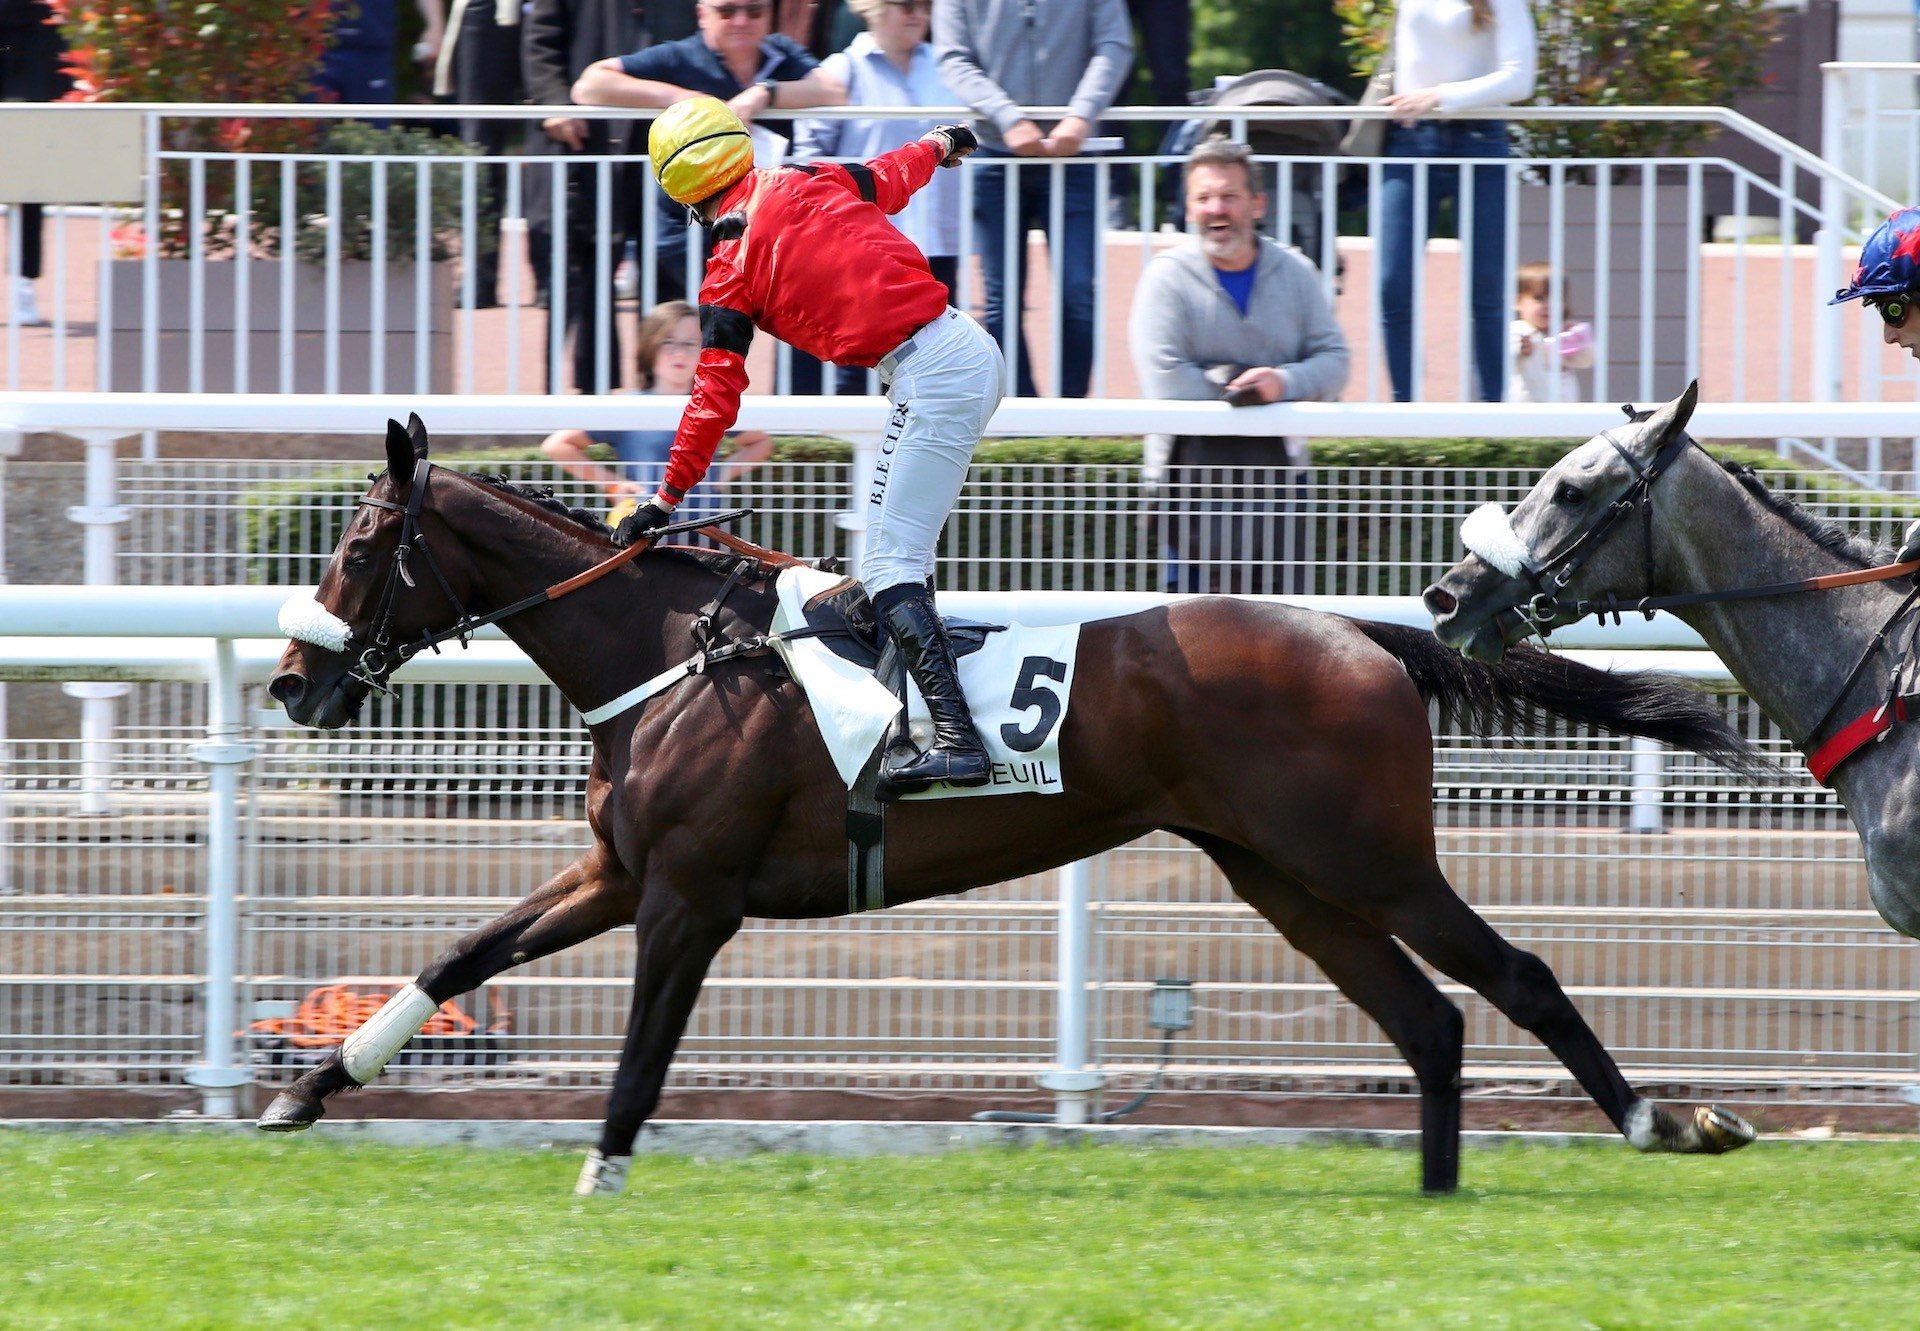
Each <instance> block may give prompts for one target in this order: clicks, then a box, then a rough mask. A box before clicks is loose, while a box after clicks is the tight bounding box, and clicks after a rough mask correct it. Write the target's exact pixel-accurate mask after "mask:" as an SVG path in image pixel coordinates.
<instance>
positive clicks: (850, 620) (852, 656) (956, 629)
mask: <svg viewBox="0 0 1920 1331" xmlns="http://www.w3.org/2000/svg"><path fill="white" fill-rule="evenodd" d="M800 608H801V611H802V613H804V614H805V615H806V617H807V634H808V636H809V637H815V638H819V639H820V640H821V641H822V642H824V643H826V644H827V646H828V647H829V648H830V649H831V650H832V651H833V654H834V655H835V656H838V657H840V658H842V659H843V660H847V661H851V662H853V663H854V664H855V665H857V666H860V667H862V668H863V669H866V670H872V671H875V672H876V673H877V672H878V670H879V666H880V656H881V651H882V649H883V648H884V647H885V646H886V645H887V644H886V642H885V641H884V640H883V635H882V633H881V630H880V621H879V620H878V619H877V618H875V616H874V613H873V602H872V601H870V600H868V599H867V589H866V588H865V587H862V586H861V585H860V583H859V582H858V581H857V580H856V579H853V578H845V579H842V580H841V581H839V582H836V583H835V584H834V585H833V586H831V587H829V588H827V589H826V590H825V591H823V592H819V593H817V594H815V595H814V596H813V597H812V598H811V599H809V600H807V601H806V602H805V603H804V604H803V605H802V606H801V607H800ZM943 618H944V619H945V620H946V625H947V636H948V637H949V638H951V639H952V640H953V654H954V657H955V658H956V659H957V658H959V657H962V656H969V655H971V654H973V653H974V652H977V651H979V650H980V648H981V646H982V644H984V643H985V642H986V640H987V635H988V634H989V633H998V632H1000V631H1001V630H1003V629H1004V628H1005V627H1006V626H1005V625H1004V624H986V623H982V622H981V621H979V620H974V619H955V618H952V617H950V616H943ZM880 682H881V683H883V684H888V687H892V685H891V684H890V683H889V682H888V680H887V679H886V678H884V677H882V679H881V681H880ZM896 692H897V690H896Z"/></svg>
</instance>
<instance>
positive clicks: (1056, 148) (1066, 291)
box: [933, 0, 1133, 397]
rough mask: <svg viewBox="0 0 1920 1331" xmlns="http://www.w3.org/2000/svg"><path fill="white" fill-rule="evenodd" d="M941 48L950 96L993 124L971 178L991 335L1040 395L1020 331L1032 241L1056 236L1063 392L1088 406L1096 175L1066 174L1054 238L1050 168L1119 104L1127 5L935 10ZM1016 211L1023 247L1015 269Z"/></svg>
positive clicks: (955, 5)
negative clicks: (1033, 234) (1039, 116)
mask: <svg viewBox="0 0 1920 1331" xmlns="http://www.w3.org/2000/svg"><path fill="white" fill-rule="evenodd" d="M933 46H934V50H935V51H936V53H937V54H938V57H939V61H940V75H941V77H942V78H943V79H944V80H945V81H946V84H947V86H948V87H949V88H952V89H953V91H954V92H955V93H956V94H957V95H958V96H959V97H960V100H962V101H963V102H965V103H966V104H967V105H969V106H971V107H972V108H973V109H974V110H975V111H976V112H978V113H979V114H980V116H981V117H982V119H983V123H981V124H980V125H978V126H977V127H976V129H977V132H978V133H979V136H980V143H981V152H980V154H979V155H978V156H976V157H975V158H974V161H973V163H972V164H970V168H969V169H971V170H972V172H973V224H974V249H975V250H976V251H977V252H978V253H979V255H980V267H981V274H982V277H983V280H984V286H985V288H986V313H987V319H986V323H987V331H988V332H990V333H992V334H993V336H994V338H995V340H997V341H998V342H999V343H1000V345H1001V348H1002V349H1003V350H1005V349H1006V348H1007V346H1008V343H1009V342H1012V343H1014V344H1015V345H1016V346H1017V349H1018V355H1017V356H1012V355H1010V356H1009V360H1012V361H1013V362H1014V363H1015V364H1016V366H1017V370H1016V376H1015V391H1016V392H1017V393H1019V395H1020V396H1022V397H1033V396H1035V389H1034V383H1033V371H1032V367H1031V365H1030V364H1029V362H1028V357H1027V346H1026V342H1025V340H1024V339H1023V338H1021V337H1020V336H1019V332H1018V329H1017V326H1016V325H1017V324H1018V321H1019V317H1020V309H1021V306H1022V304H1023V299H1022V298H1023V296H1024V294H1025V291H1026V263H1025V259H1026V245H1025V243H1024V237H1025V236H1026V234H1027V232H1028V231H1030V230H1033V229H1036V228H1037V229H1039V230H1041V231H1045V232H1047V233H1048V243H1049V244H1051V245H1058V246H1060V257H1061V269H1062V271H1061V282H1060V299H1061V301H1062V311H1061V343H1062V345H1060V346H1058V347H1055V348H1053V349H1052V350H1053V355H1054V357H1055V364H1057V365H1058V366H1059V370H1060V392H1061V395H1062V396H1064V397H1085V396H1086V393H1087V385H1088V383H1089V381H1090V380H1091V378H1092V372H1093V305H1094V301H1093V275H1094V246H1095V244H1096V243H1097V241H1098V221H1099V219H1097V218H1096V217H1095V216H1094V168H1093V167H1092V166H1090V165H1087V164H1084V163H1076V164H1074V165H1072V166H1068V167H1065V168H1064V169H1062V171H1061V172H1060V175H1061V177H1062V179H1061V190H1062V194H1063V197H1062V200H1061V203H1062V215H1061V232H1062V234H1060V235H1057V236H1056V235H1053V234H1052V232H1051V227H1052V216H1053V213H1052V200H1051V197H1050V195H1051V188H1052V181H1053V177H1054V173H1053V171H1052V169H1051V167H1050V165H1049V164H1048V163H1047V162H1046V160H1045V159H1049V158H1063V157H1064V158H1072V157H1077V156H1079V155H1080V149H1081V145H1082V144H1084V143H1085V142H1086V139H1087V136H1088V134H1089V133H1091V132H1092V129H1093V125H1094V122H1096V121H1097V120H1099V118H1100V117H1101V116H1102V115H1104V114H1105V113H1106V110H1107V108H1108V107H1109V106H1111V105H1113V99H1114V97H1115V96H1117V95H1118V93H1119V91H1120V86H1121V84H1122V83H1123V82H1124V81H1125V79H1126V76H1127V71H1128V68H1129V65H1130V64H1131V62H1132V59H1133V25H1132V22H1131V20H1130V19H1129V18H1128V16H1127V6H1126V3H1125V0H937V3H936V4H935V5H934V9H933ZM1037 106H1064V107H1066V108H1067V110H1068V114H1067V115H1065V116H1063V117H1061V119H1059V120H1058V121H1056V122H1054V123H1053V124H1051V125H1043V124H1041V123H1039V122H1036V121H1035V120H1033V119H1032V118H1031V117H1030V116H1029V115H1028V114H1027V111H1026V108H1028V107H1037ZM1015 157H1021V158H1034V159H1040V160H1039V161H1037V162H1036V164H1034V165H1032V166H1027V167H1025V168H1024V169H1020V168H1018V167H1016V166H1015V165H1014V164H1013V162H1012V160H1011V159H1012V158H1015ZM1010 176H1011V177H1014V181H1013V183H1011V184H1010V183H1009V179H1008V178H1009V177H1010ZM1009 195H1012V198H1011V199H1009ZM1009 210H1011V212H1012V219H1013V225H1012V231H1013V235H1014V237H1015V238H1016V244H1015V246H1014V249H1015V253H1014V254H1013V255H1012V256H1011V264H1010V263H1009V256H1008V254H1007V248H1008V246H1007V231H1008V225H1007V223H1008V215H1009ZM1009 267H1011V274H1009ZM1009 279H1011V280H1010V281H1009ZM1009 285H1011V287H1012V292H1013V294H1012V296H1011V297H1009V295H1008V287H1009Z"/></svg>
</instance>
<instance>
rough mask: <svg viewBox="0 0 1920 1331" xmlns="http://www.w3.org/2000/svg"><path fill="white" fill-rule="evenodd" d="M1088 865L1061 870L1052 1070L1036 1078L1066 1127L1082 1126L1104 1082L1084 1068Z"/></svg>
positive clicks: (1089, 923)
mask: <svg viewBox="0 0 1920 1331" xmlns="http://www.w3.org/2000/svg"><path fill="white" fill-rule="evenodd" d="M1092 897H1093V862H1092V861H1091V860H1075V861H1074V862H1073V863H1072V864H1069V865H1067V866H1065V867H1064V868H1062V869H1061V870H1060V923H1059V935H1058V939H1057V942H1056V948H1057V950H1058V952H1059V962H1058V965H1059V1002H1058V1004H1057V1006H1056V1008H1055V1012H1054V1050H1055V1053H1054V1069H1053V1071H1052V1072H1049V1073H1045V1074H1044V1075H1042V1076H1041V1078H1040V1085H1041V1087H1042V1088H1043V1089H1045V1090H1049V1091H1052V1092H1053V1102H1054V1111H1053V1121H1054V1122H1055V1123H1059V1124H1062V1125H1066V1126H1073V1125H1076V1124H1082V1123H1085V1122H1087V1120H1088V1119H1089V1118H1090V1117H1091V1109H1092V1101H1093V1093H1094V1092H1095V1091H1097V1090H1099V1089H1100V1088H1101V1087H1102V1086H1104V1085H1105V1084H1106V1080H1107V1079H1106V1077H1105V1076H1104V1075H1103V1074H1101V1073H1099V1072H1096V1071H1093V1070H1091V1069H1089V1068H1088V1067H1087V1058H1088V1051H1089V1049H1090V1047H1091V1042H1090V1041H1089V1039H1088V1031H1089V1029H1090V1020H1089V1014H1090V1009H1089V1005H1088V1002H1087V981H1088V978H1089V975H1090V972H1091V969H1092V967H1091V965H1090V961H1091V959H1092V955H1093V929H1092V927H1091V926H1092V915H1091V912H1090V910H1089V906H1090V905H1091V902H1092Z"/></svg>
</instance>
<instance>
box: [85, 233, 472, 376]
mask: <svg viewBox="0 0 1920 1331" xmlns="http://www.w3.org/2000/svg"><path fill="white" fill-rule="evenodd" d="M192 267H193V265H192V262H191V261H190V260H187V259H162V260H160V261H159V300H158V302H157V307H156V309H155V310H154V312H153V313H154V319H155V327H156V329H157V332H158V337H159V360H158V366H157V377H156V379H155V383H154V387H155V388H156V389H157V390H158V391H160V392H165V393H182V392H187V391H189V390H190V389H191V387H192V384H191V381H190V378H189V374H190V370H191V364H192V362H191V355H192V338H193V334H192V331H191V327H190V322H189V302H190V299H191V294H192V285H191V279H192ZM282 267H283V263H282V261H281V260H279V259H254V260H250V261H249V262H248V263H247V282H248V291H247V311H246V314H247V317H246V319H245V321H244V322H245V325H246V330H247V331H246V333H245V337H246V347H247V374H246V382H245V383H244V384H238V383H236V382H235V377H234V375H235V367H236V365H237V363H238V362H237V358H236V341H237V339H238V338H239V336H240V333H239V331H238V328H239V325H240V324H241V322H242V321H241V320H240V319H238V318H236V317H235V316H236V311H235V309H234V286H235V279H236V275H237V270H238V268H239V265H238V264H235V263H233V262H232V261H231V260H219V261H210V262H208V263H206V264H204V265H203V268H204V278H203V282H204V286H203V288H202V289H203V292H204V296H203V307H202V315H201V333H200V336H201V341H202V345H201V355H202V361H201V364H202V372H201V387H202V389H203V390H204V391H206V392H209V393H227V392H234V391H244V392H252V393H277V392H279V391H280V387H281V385H280V333H281V300H280V281H281V269H282ZM453 268H454V265H453V264H452V263H436V264H432V265H430V266H429V268H428V273H427V308H426V315H427V318H426V322H425V325H424V326H423V327H419V328H416V327H415V324H416V322H417V321H416V319H415V313H416V312H415V308H414V301H415V292H414V281H415V271H414V266H413V265H412V264H397V263H396V264H389V265H387V272H386V279H387V289H386V293H385V300H384V301H383V302H382V304H383V305H384V307H385V308H384V318H383V319H382V333H381V343H382V345H383V346H384V348H385V353H386V369H385V377H384V384H383V387H384V388H385V389H386V390H387V391H393V392H428V393H447V392H451V391H452V389H453V307H454V303H453ZM144 269H145V264H144V263H143V262H141V261H140V260H138V259H124V260H115V261H114V262H113V264H112V274H111V278H110V280H111V282H112V293H113V308H112V327H111V328H110V329H109V330H108V335H109V337H110V339H111V341H110V345H111V347H112V355H113V362H112V366H111V370H110V373H109V375H108V376H107V378H106V382H105V386H106V387H107V388H110V389H118V390H122V391H125V390H129V389H139V388H141V387H143V385H142V383H141V375H140V354H141V337H142V333H143V331H144V326H145V320H144V318H143V304H142V299H141V297H142V284H143V282H144V280H145V276H144ZM291 313H292V316H293V317H292V322H291V332H292V334H293V374H292V383H291V388H292V390H293V391H294V392H296V393H320V392H324V391H325V390H326V365H327V362H326V338H327V284H326V269H325V268H323V267H321V266H320V265H318V264H309V263H295V264H294V277H293V301H292V309H291ZM373 322H374V321H373V265H372V264H368V263H342V264H341V265H340V298H339V315H338V329H337V334H336V335H337V337H338V339H339V357H340V370H339V372H340V379H339V388H340V391H341V392H343V393H367V392H371V391H373V379H372V351H373V337H374V333H373ZM417 338H425V339H426V341H427V344H428V352H427V382H426V383H424V384H422V383H419V382H418V381H417V376H416V374H415V367H414V355H415V345H416V339H417Z"/></svg>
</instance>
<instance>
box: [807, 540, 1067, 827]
mask: <svg viewBox="0 0 1920 1331" xmlns="http://www.w3.org/2000/svg"><path fill="white" fill-rule="evenodd" d="M840 581H841V579H840V577H839V576H837V575H835V574H832V573H822V572H820V571H819V570H818V569H810V568H795V569H788V570H787V571H786V572H784V573H782V574H781V575H780V580H779V582H778V583H777V584H776V587H777V590H778V591H779V594H780V609H779V611H778V612H777V613H776V614H775V616H774V620H773V627H774V629H775V630H776V631H785V630H789V629H798V628H805V627H806V623H807V617H806V612H805V611H804V610H803V609H802V607H803V606H804V605H805V604H806V602H807V601H808V600H809V599H810V598H812V597H814V596H817V595H818V594H819V593H821V592H823V591H825V590H826V589H827V588H829V587H832V586H834V585H835V584H836V583H838V582H840ZM981 618H983V619H985V620H988V621H989V622H991V623H995V624H1001V623H1005V624H1007V629H1006V631H1005V632H1004V633H989V634H988V635H987V640H986V645H985V646H983V647H981V648H980V650H979V651H977V652H973V653H971V654H970V655H967V656H963V657H961V658H960V684H961V687H963V688H964V689H966V691H967V702H968V704H969V705H970V706H971V707H972V709H973V720H974V724H975V725H977V726H978V727H979V728H980V738H981V739H982V740H984V741H985V742H986V746H987V756H988V757H989V758H991V759H992V760H993V780H992V782H991V783H989V784H988V785H984V786H976V787H973V788H972V789H967V790H960V789H954V788H952V787H948V786H936V787H934V788H933V789H932V790H929V791H925V792H923V793H921V794H918V795H909V796H908V797H907V798H908V799H958V798H960V797H963V796H968V795H1016V794H1030V793H1038V794H1042V795H1058V794H1060V793H1061V792H1062V791H1063V790H1064V789H1065V786H1064V785H1063V784H1062V783H1061V771H1060V732H1061V730H1062V729H1063V728H1064V726H1065V724H1066V717H1067V700H1068V698H1070V697H1071V696H1072V693H1073V667H1074V658H1075V656H1076V655H1077V654H1078V652H1079V650H1080V626H1079V625H1078V624H1062V625H1049V626H1046V627H1029V626H1027V625H1023V624H1014V623H1010V622H1008V621H1007V620H1006V619H1005V618H1003V617H1001V616H997V615H993V614H991V613H989V614H985V615H982V616H981ZM778 649H779V652H780V655H781V657H782V658H783V659H784V660H785V661H786V663H787V665H788V667H789V668H790V669H791V670H792V671H793V677H794V678H795V679H796V680H798V681H799V682H800V687H801V688H802V689H804V690H805V691H806V694H807V701H808V703H809V705H811V706H812V708H813V716H814V720H815V721H817V722H818V723H819V725H820V734H821V737H822V738H824V739H825V740H826V742H827V751H828V752H829V753H830V754H832V755H833V765H834V768H835V769H836V770H837V771H838V772H839V773H840V779H841V780H842V781H843V782H845V783H846V784H847V786H848V787H852V785H853V783H854V782H855V781H856V780H858V779H859V776H860V769H861V768H862V767H864V766H866V763H867V759H868V758H869V757H870V756H871V755H872V753H873V750H874V748H875V746H876V745H878V744H879V743H880V741H881V738H882V736H884V735H885V734H886V731H887V727H888V726H890V725H892V724H893V718H894V714H895V713H896V712H898V711H899V710H900V704H899V702H898V700H897V699H895V698H894V696H893V694H891V693H889V692H888V691H887V689H886V688H885V687H884V686H883V685H881V683H880V682H879V681H878V680H876V679H875V678H874V677H873V675H872V673H871V672H869V671H867V670H865V669H863V668H862V667H860V666H857V665H855V664H854V663H853V662H851V661H848V660H845V659H844V658H842V657H839V656H836V655H834V652H833V649H832V648H831V647H829V646H828V645H827V644H826V643H824V642H822V641H821V640H820V639H818V638H795V639H792V640H790V641H788V640H781V641H780V642H779V643H778ZM907 702H908V711H907V717H908V724H909V727H910V729H911V731H912V733H913V736H914V739H915V742H916V743H920V744H922V745H924V744H925V742H926V740H927V738H928V737H929V736H930V735H931V734H932V722H931V720H930V719H929V718H928V716H927V705H926V703H925V702H923V701H922V700H921V698H920V691H919V690H918V689H916V688H915V687H914V686H913V682H912V680H911V679H909V680H908V682H907Z"/></svg>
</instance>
